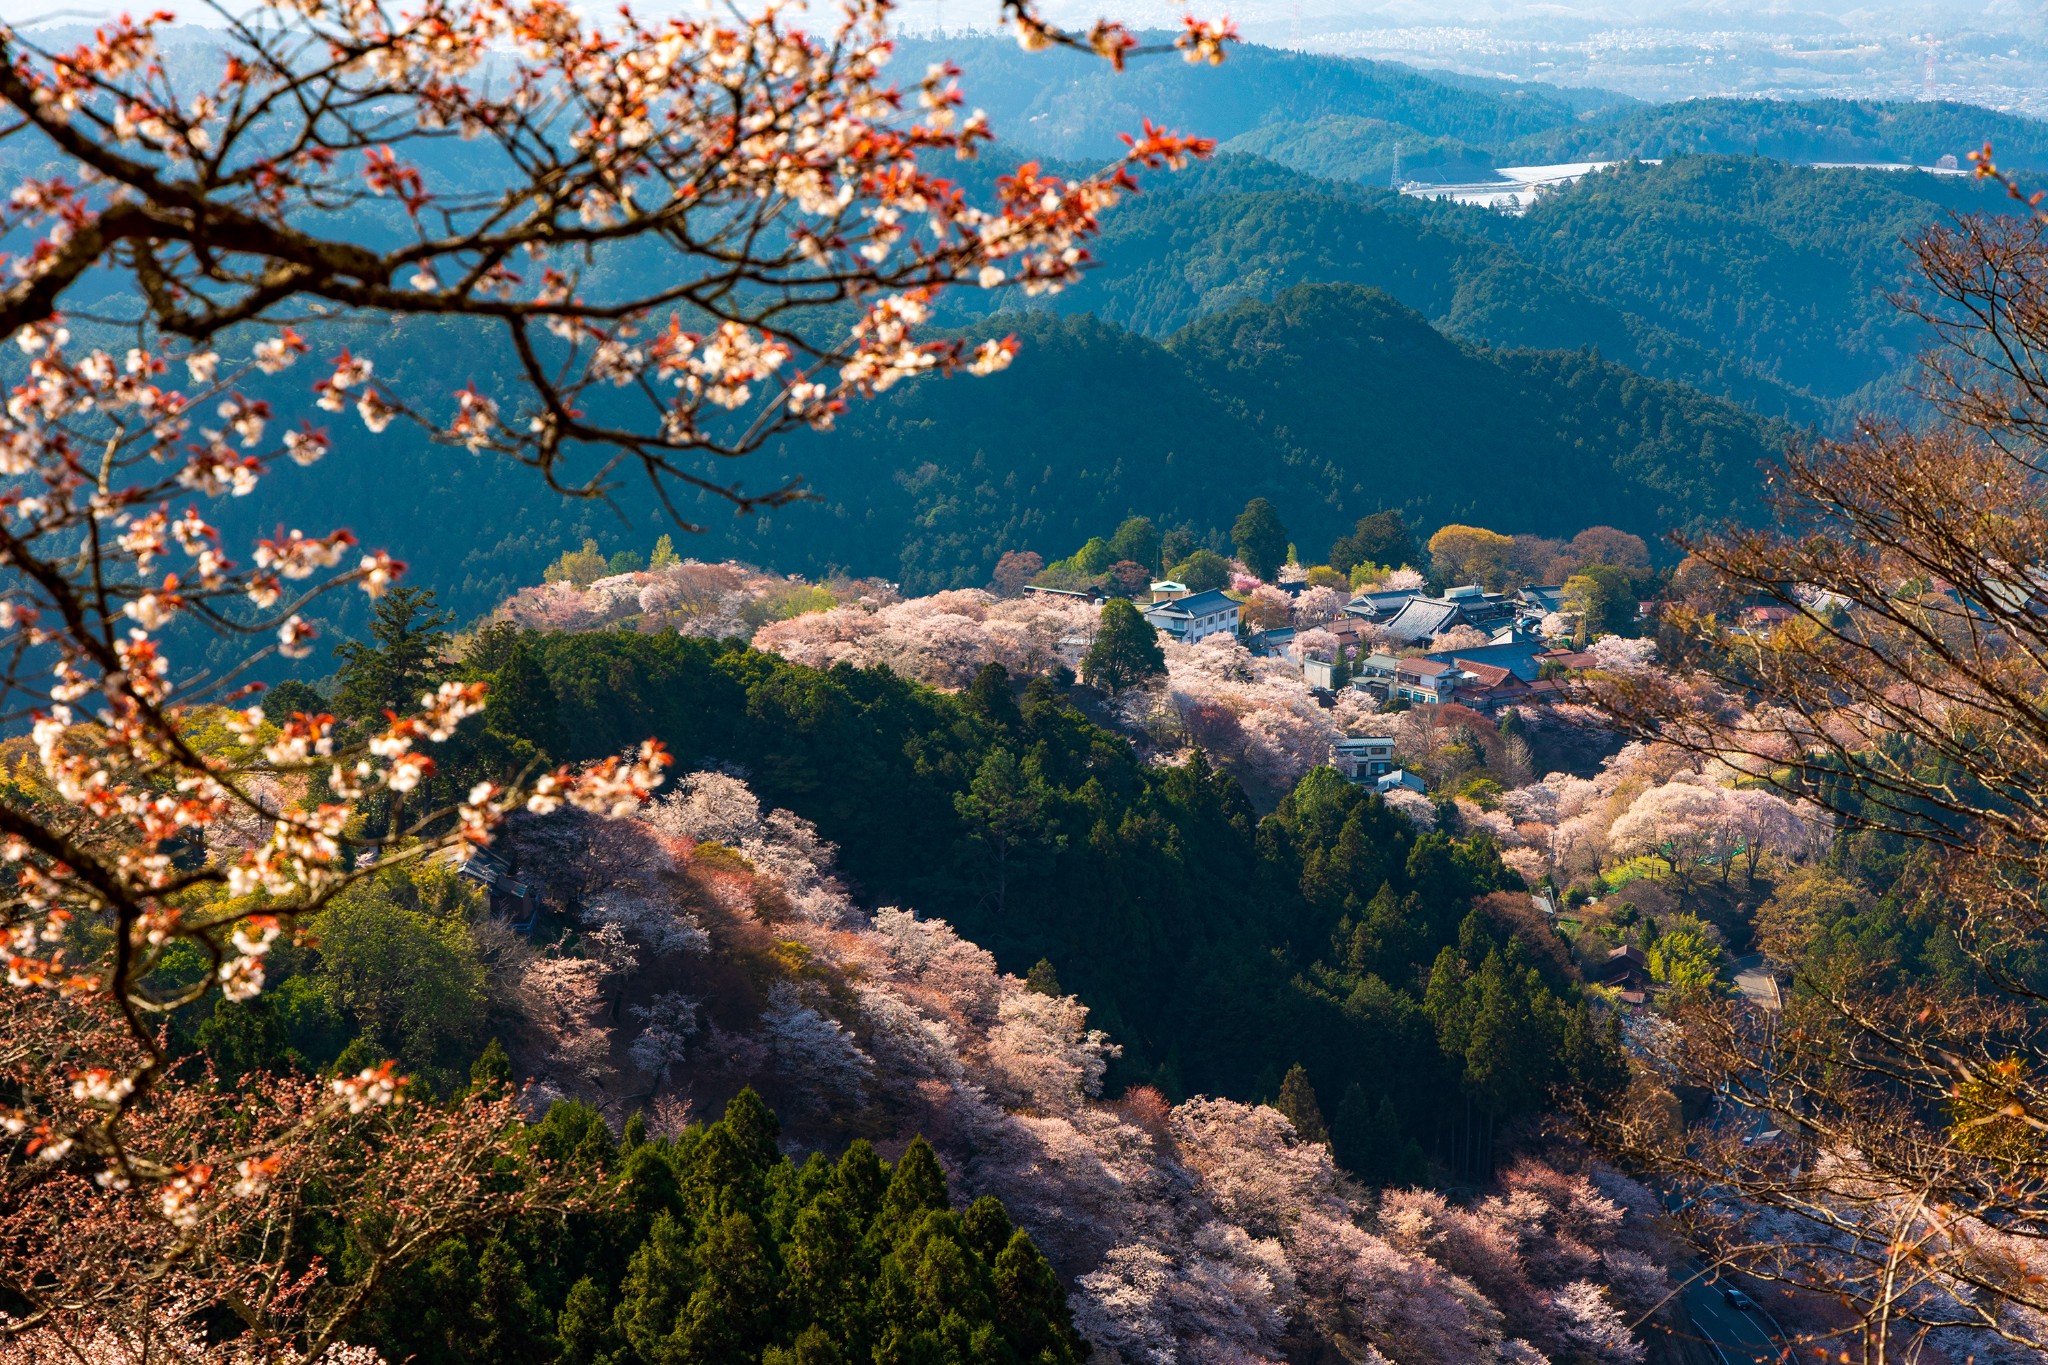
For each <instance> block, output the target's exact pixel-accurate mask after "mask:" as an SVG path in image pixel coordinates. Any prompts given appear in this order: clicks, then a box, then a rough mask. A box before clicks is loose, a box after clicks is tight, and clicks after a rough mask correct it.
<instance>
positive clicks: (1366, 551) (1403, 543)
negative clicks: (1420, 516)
mask: <svg viewBox="0 0 2048 1365" xmlns="http://www.w3.org/2000/svg"><path fill="white" fill-rule="evenodd" d="M1420 557H1421V555H1420V552H1419V551H1418V550H1417V548H1416V545H1415V532H1413V531H1412V530H1410V529H1409V528H1408V523H1407V521H1406V520H1405V519H1403V517H1402V516H1401V514H1400V513H1399V512H1392V511H1388V512H1374V513H1373V514H1372V515H1371V516H1368V517H1360V518H1359V519H1358V523H1357V525H1355V526H1353V527H1352V528H1351V533H1350V534H1349V535H1343V536H1339V537H1337V539H1336V541H1335V543H1333V544H1332V545H1331V546H1330V559H1329V563H1330V567H1331V568H1334V569H1338V570H1341V571H1342V572H1344V573H1347V574H1348V573H1350V572H1351V571H1352V570H1353V569H1355V568H1357V567H1358V566H1359V565H1360V564H1378V565H1380V566H1382V567H1384V568H1389V569H1398V568H1400V567H1401V566H1402V565H1404V564H1413V563H1415V562H1416V561H1417V560H1418V559H1419V558H1420Z"/></svg>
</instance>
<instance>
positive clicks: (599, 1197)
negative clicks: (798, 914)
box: [364, 1054, 1087, 1365]
mask: <svg viewBox="0 0 2048 1365" xmlns="http://www.w3.org/2000/svg"><path fill="white" fill-rule="evenodd" d="M497 1060H498V1064H499V1065H502V1063H503V1058H502V1054H500V1055H499V1057H498V1059H497ZM481 1071H482V1073H483V1079H484V1080H485V1082H486V1083H488V1082H489V1081H490V1080H491V1079H492V1078H491V1076H490V1071H491V1066H490V1064H489V1062H486V1063H485V1065H484V1066H483V1067H482V1068H481ZM777 1136H778V1125H777V1123H776V1119H775V1115H774V1114H773V1113H771V1112H769V1110H768V1108H767V1106H765V1105H763V1104H762V1103H761V1101H760V1100H759V1099H758V1098H756V1097H755V1096H754V1094H753V1092H751V1091H743V1092H742V1093H741V1094H740V1096H739V1097H738V1098H737V1099H735V1100H734V1101H733V1102H732V1103H731V1104H730V1105H729V1106H727V1108H726V1111H725V1114H724V1116H723V1117H722V1118H720V1119H719V1120H718V1121H717V1122H715V1123H712V1124H710V1125H708V1126H698V1127H692V1128H690V1129H688V1130H686V1131H685V1132H683V1133H682V1134H680V1135H679V1136H676V1137H674V1138H673V1139H663V1138H654V1139H650V1138H648V1137H647V1135H646V1128H645V1125H644V1123H642V1122H635V1123H634V1124H632V1125H630V1126H629V1127H628V1129H627V1132H626V1135H625V1138H624V1140H623V1142H621V1141H619V1140H617V1139H615V1138H614V1137H613V1136H612V1133H611V1131H610V1130H609V1129H608V1128H607V1127H606V1126H605V1121H604V1119H603V1118H602V1117H600V1116H599V1115H598V1113H597V1111H596V1110H594V1109H590V1108H588V1107H586V1106H583V1105H577V1104H569V1103H560V1104H557V1105H555V1106H554V1108H553V1110H552V1111H550V1112H549V1113H548V1115H547V1116H546V1118H545V1119H544V1120H543V1121H542V1122H540V1123H539V1124H537V1125H535V1126H534V1127H533V1129H532V1131H531V1134H530V1142H531V1146H532V1150H533V1152H534V1155H535V1156H536V1157H537V1158H539V1159H541V1160H544V1161H549V1162H552V1163H555V1164H556V1165H557V1166H558V1167H561V1168H566V1169H567V1170H568V1171H570V1172H573V1173H574V1174H575V1176H577V1177H578V1178H579V1180H580V1182H581V1183H582V1185H583V1186H584V1187H585V1189H586V1191H587V1193H588V1194H589V1195H591V1196H594V1201H593V1207H591V1208H590V1209H589V1210H587V1211H584V1212H579V1213H574V1214H571V1215H569V1216H567V1217H566V1218H555V1217H550V1218H540V1217H535V1218H530V1219H526V1220H523V1221H521V1222H517V1223H514V1224H513V1225H511V1226H509V1227H504V1228H499V1229H493V1230H491V1231H489V1232H488V1233H486V1234H482V1235H471V1236H468V1237H455V1238H450V1239H448V1240H447V1241H445V1242H444V1243H442V1244H441V1245H440V1246H438V1247H436V1248H435V1249H434V1251H433V1254H432V1255H431V1256H429V1257H427V1258H425V1259H424V1260H423V1261H421V1262H420V1263H418V1264H416V1265H415V1266H413V1267H410V1268H409V1269H408V1270H407V1271H406V1273H405V1274H403V1275H402V1276H400V1277H399V1278H397V1279H396V1280H394V1281H393V1282H391V1283H389V1284H386V1285H384V1286H382V1287H381V1292H380V1293H379V1294H378V1295H377V1299H376V1302H375V1306H374V1307H373V1308H372V1310H371V1312H370V1313H369V1315H368V1317H367V1319H366V1323H365V1329H364V1330H365V1331H366V1334H367V1335H368V1336H369V1337H371V1338H372V1339H373V1340H375V1341H377V1342H378V1344H379V1345H380V1346H381V1347H382V1349H383V1351H384V1353H385V1355H386V1356H387V1357H389V1358H391V1359H395V1360H406V1361H412V1362H415V1365H465V1363H466V1362H470V1361H478V1360H488V1361H499V1362H507V1365H510V1362H522V1361H535V1362H538V1361H547V1360H560V1361H564V1362H569V1363H570V1365H599V1363H600V1362H603V1363H604V1365H666V1362H671V1361H706V1362H709V1361H738V1360H758V1361H762V1362H763V1363H764V1365H838V1363H839V1362H849V1363H850V1362H858V1361H869V1360H873V1361H900V1362H906V1365H907V1363H908V1362H914V1361H927V1360H968V1359H972V1360H983V1361H989V1362H991V1365H1067V1363H1068V1362H1073V1361H1078V1360H1081V1359H1083V1358H1084V1357H1085V1356H1086V1354H1087V1348H1086V1346H1085V1345H1083V1344H1082V1342H1081V1341H1080V1339H1079V1338H1078V1337H1076V1336H1075V1335H1074V1330H1073V1326H1072V1323H1071V1320H1070V1316H1069V1314H1068V1311H1067V1305H1066V1293H1065V1291H1064V1289H1063V1288H1062V1287H1061V1285H1060V1282H1059V1279H1058V1277H1057V1276H1055V1275H1054V1274H1053V1271H1052V1267H1051V1266H1049V1265H1047V1264H1046V1261H1045V1258H1044V1257H1043V1256H1042V1255H1040V1254H1039V1252H1038V1249H1037V1248H1036V1247H1034V1246H1033V1245H1032V1243H1031V1239H1030V1238H1029V1237H1027V1236H1026V1235H1025V1234H1024V1233H1023V1232H1021V1231H1018V1230H1016V1229H1015V1228H1013V1227H1012V1226H1011V1224H1010V1220H1009V1217H1008V1215H1007V1214H1006V1213H1005V1212H1004V1211H1003V1207H1002V1205H1001V1204H1000V1203H998V1202H997V1201H996V1200H994V1199H990V1198H988V1197H986V1196H984V1197H983V1198H981V1199H978V1200H976V1201H975V1202H974V1203H973V1204H972V1205H970V1206H969V1207H968V1208H967V1209H966V1210H965V1211H964V1212H958V1211H955V1210H954V1209H953V1208H951V1207H950V1203H949V1200H948V1196H947V1190H946V1176H945V1172H944V1171H942V1170H941V1169H940V1167H939V1163H938V1160H937V1158H936V1157H935V1156H934V1155H933V1153H932V1150H931V1148H930V1147H929V1146H927V1145H926V1144H925V1143H924V1142H922V1141H917V1142H914V1143H912V1145H911V1146H910V1149H909V1150H908V1151H906V1152H905V1153H904V1154H903V1156H902V1157H901V1158H900V1159H899V1160H898V1161H897V1162H896V1163H895V1165H894V1166H893V1168H892V1167H891V1166H890V1165H889V1163H887V1162H884V1161H882V1160H881V1159H880V1158H879V1157H877V1156H876V1154H875V1151H874V1149H873V1148H872V1147H870V1146H869V1145H868V1144H867V1143H865V1142H856V1143H854V1144H853V1145H852V1146H851V1147H849V1148H848V1149H847V1150H846V1152H845V1153H844V1154H843V1155H841V1156H840V1157H839V1159H838V1160H837V1161H828V1160H827V1159H826V1158H825V1157H824V1156H823V1155H821V1154H817V1153H813V1154H812V1155H811V1157H810V1158H809V1159H808V1160H807V1161H805V1162H804V1164H802V1165H800V1166H799V1165H796V1164H794V1163H792V1162H791V1160H790V1159H789V1158H788V1157H787V1156H784V1155H783V1154H782V1153H781V1152H780V1151H779V1150H778V1149H777V1147H776V1138H777Z"/></svg>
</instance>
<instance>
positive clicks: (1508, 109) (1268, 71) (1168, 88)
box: [897, 35, 1627, 157]
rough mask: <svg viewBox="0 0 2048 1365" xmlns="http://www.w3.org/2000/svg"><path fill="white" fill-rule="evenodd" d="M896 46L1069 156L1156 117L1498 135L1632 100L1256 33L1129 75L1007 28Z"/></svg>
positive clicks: (1016, 134) (1216, 129)
mask: <svg viewBox="0 0 2048 1365" xmlns="http://www.w3.org/2000/svg"><path fill="white" fill-rule="evenodd" d="M1153 36H1154V37H1167V36H1168V35H1153ZM897 46H898V55H897V61H898V62H899V63H901V64H902V66H903V68H904V70H906V71H911V72H916V71H922V70H923V69H924V67H925V65H926V63H928V62H934V61H944V60H950V61H953V62H956V63H957V64H958V65H959V66H961V67H962V68H963V69H964V70H965V72H966V73H967V74H966V76H965V77H964V78H963V80H962V82H961V87H962V89H963V90H964V91H965V93H966V95H967V99H968V103H969V104H970V106H973V107H979V108H982V109H985V110H987V112H988V115H989V118H990V120H991V121H992V122H993V123H994V125H995V127H996V128H997V130H998V131H999V132H1000V133H1001V135H1002V136H1003V137H1004V138H1005V139H1006V140H1007V141H1009V142H1011V143H1013V144H1015V145H1018V146H1022V147H1028V148H1032V149H1034V150H1037V151H1039V152H1042V153H1044V154H1046V155H1050V156H1062V157H1105V156H1116V155H1118V154H1120V153H1121V152H1122V150H1123V144H1122V143H1121V142H1120V141H1119V140H1118V137H1117V135H1118V134H1119V133H1126V132H1131V131H1133V130H1135V129H1136V128H1137V127H1138V126H1139V124H1140V122H1141V121H1142V120H1144V119H1146V118H1150V119H1151V120H1153V121H1154V122H1155V123H1165V124H1168V125H1171V126H1173V127H1176V128H1178V129H1180V130H1182V131H1186V132H1196V133H1200V134H1202V135H1203V136H1205V137H1213V138H1218V139H1227V138H1232V137H1235V136H1237V135H1238V134H1240V133H1248V132H1251V131H1253V130H1254V129H1258V128H1264V127H1267V126H1270V125H1274V124H1298V123H1307V122H1311V121H1313V120H1316V119H1319V118H1323V117H1326V116H1331V115H1349V116H1353V117H1364V118H1374V119H1380V120H1384V121H1385V122H1386V123H1388V124H1392V125H1399V126H1401V127H1404V128H1412V129H1415V130H1416V132H1417V133H1418V134H1431V135H1435V136H1440V137H1446V138H1457V139H1461V140H1463V141H1465V142H1469V143H1474V144H1480V145H1486V146H1497V145H1505V144H1507V143H1511V142H1514V141H1516V140H1518V139H1520V138H1524V137H1531V136H1535V135H1538V134H1540V133H1542V132H1544V131H1546V130H1549V129H1552V128H1556V127H1558V126H1560V125H1564V124H1569V123H1571V122H1572V121H1573V120H1574V119H1575V118H1577V117H1579V114H1580V111H1582V110H1584V109H1585V108H1587V105H1588V102H1589V101H1590V102H1592V103H1596V104H1598V103H1612V104H1615V105H1623V104H1626V103H1627V101H1625V100H1623V99H1622V97H1620V96H1607V97H1603V96H1601V95H1599V94H1598V93H1597V92H1596V93H1595V94H1593V95H1592V96H1588V95H1587V94H1586V93H1585V92H1580V91H1565V90H1560V89H1557V88H1554V87H1550V86H1544V85H1534V84H1530V85H1516V84H1512V83H1509V82H1505V81H1500V82H1490V81H1460V82H1458V83H1457V84H1451V83H1447V82H1445V81H1443V80H1439V79H1438V78H1436V77H1435V76H1433V75H1427V74H1424V73H1423V72H1420V71H1416V70H1414V69H1413V68H1411V67H1406V66H1400V65H1398V64H1395V63H1392V62H1368V61H1354V60H1349V59H1346V58H1340V57H1323V56H1315V55H1311V54H1308V53H1299V52H1286V51H1281V50H1279V49H1276V48H1267V47H1258V46H1254V45H1251V44H1242V45H1239V46H1237V47H1235V48H1233V49H1232V51H1231V56H1230V60H1229V61H1227V62H1225V63H1224V64H1223V65H1222V66H1220V67H1217V68H1215V69H1214V70H1205V71H1203V72H1201V73H1200V74H1199V75H1198V76H1196V77H1195V78H1194V79H1190V74H1191V73H1190V72H1189V71H1188V69H1187V67H1186V66H1184V65H1182V64H1180V63H1177V62H1172V61H1144V62H1134V63H1132V64H1131V66H1130V69H1129V70H1127V71H1125V72H1124V73H1122V74H1120V75H1119V74H1118V73H1116V72H1113V71H1111V70H1110V69H1109V68H1108V67H1107V66H1105V65H1103V64H1102V63H1101V62H1099V61H1096V60H1094V59H1093V58H1091V57H1088V56H1086V55H1085V54H1078V53H1069V52H1058V51H1054V52H1041V53H1025V52H1022V51H1020V50H1019V48H1018V46H1017V44H1016V43H1015V42H1014V41H1012V40H1011V39H1010V38H1008V37H1007V36H1005V37H974V36H963V37H955V38H947V39H942V40H934V39H917V38H910V39H904V40H903V41H901V42H899V43H898V45H897Z"/></svg>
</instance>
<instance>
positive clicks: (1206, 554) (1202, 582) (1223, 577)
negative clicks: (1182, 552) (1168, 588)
mask: <svg viewBox="0 0 2048 1365" xmlns="http://www.w3.org/2000/svg"><path fill="white" fill-rule="evenodd" d="M1166 576H1167V577H1168V578H1170V579H1172V580H1173V581H1174V582H1176V583H1183V584H1186V585H1187V586H1188V587H1189V588H1190V589H1192V590H1193V591H1195V592H1211V591H1214V590H1215V589H1217V588H1225V587H1228V586H1230V561H1229V560H1227V559H1225V558H1224V557H1223V556H1222V555H1219V554H1217V553H1216V552H1215V551H1214V550H1197V551H1195V552H1194V553H1193V554H1191V555H1189V556H1188V557H1187V558H1186V559H1183V560H1182V561H1181V562H1180V563H1178V564H1176V565H1174V566H1173V567H1172V568H1171V569H1169V570H1167V574H1166Z"/></svg>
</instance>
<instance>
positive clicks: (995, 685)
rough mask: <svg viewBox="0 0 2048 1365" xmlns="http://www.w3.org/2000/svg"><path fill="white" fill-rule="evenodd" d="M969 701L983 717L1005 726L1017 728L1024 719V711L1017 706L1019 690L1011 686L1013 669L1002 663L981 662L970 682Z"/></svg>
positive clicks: (968, 686)
mask: <svg viewBox="0 0 2048 1365" xmlns="http://www.w3.org/2000/svg"><path fill="white" fill-rule="evenodd" d="M967 704H968V705H969V706H971V707H972V708H974V711H975V713H976V714H977V715H979V716H980V717H981V718H982V719H983V720H986V721H987V722H989V723H990V724H991V725H999V726H1001V727H1002V728H1003V729H1005V730H1015V729H1016V728H1017V727H1018V726H1020V725H1022V724H1023V723H1024V714H1023V712H1021V711H1019V710H1018V709H1017V697H1016V694H1015V693H1014V692H1012V691H1011V690H1010V671H1009V670H1008V669H1007V668H1004V667H1003V666H1002V665H1001V664H998V663H986V664H983V665H982V666H981V671H980V672H978V673H976V674H975V675H974V681H973V682H971V683H969V684H968V685H967Z"/></svg>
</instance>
